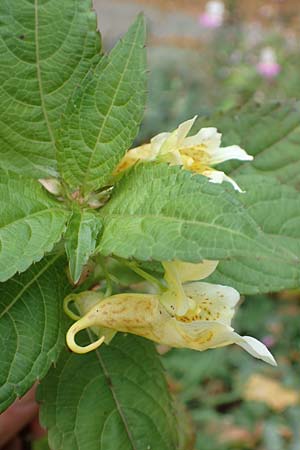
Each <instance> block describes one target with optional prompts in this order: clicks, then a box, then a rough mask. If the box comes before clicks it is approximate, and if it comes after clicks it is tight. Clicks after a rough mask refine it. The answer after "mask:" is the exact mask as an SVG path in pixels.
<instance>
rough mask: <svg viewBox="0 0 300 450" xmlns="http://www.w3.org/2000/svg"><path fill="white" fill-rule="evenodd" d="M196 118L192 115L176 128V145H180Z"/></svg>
mask: <svg viewBox="0 0 300 450" xmlns="http://www.w3.org/2000/svg"><path fill="white" fill-rule="evenodd" d="M196 119H197V116H194V117H193V118H192V119H190V120H186V121H185V122H182V123H181V124H180V125H179V127H178V128H177V146H178V147H181V145H182V143H183V141H184V139H185V138H186V136H187V135H188V134H189V132H190V131H191V129H192V126H193V125H194V123H195V120H196Z"/></svg>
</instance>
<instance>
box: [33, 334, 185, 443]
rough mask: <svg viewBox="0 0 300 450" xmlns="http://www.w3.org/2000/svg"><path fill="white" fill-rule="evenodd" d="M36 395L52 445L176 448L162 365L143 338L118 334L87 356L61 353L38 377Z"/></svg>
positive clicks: (174, 430) (150, 344) (153, 350)
mask: <svg viewBox="0 0 300 450" xmlns="http://www.w3.org/2000/svg"><path fill="white" fill-rule="evenodd" d="M39 399H40V400H41V401H42V407H41V421H42V424H43V425H44V426H46V427H47V428H48V430H49V443H50V446H51V448H55V449H58V448H59V449H62V450H87V449H89V450H146V449H147V448H152V449H159V450H174V449H175V448H177V446H176V441H177V436H176V435H177V433H176V428H175V423H174V422H175V420H174V418H173V414H172V413H173V411H172V406H171V402H170V397H169V393H168V390H167V385H166V381H165V378H164V373H163V369H162V367H161V363H160V361H159V358H158V355H157V353H156V351H155V347H154V345H153V344H152V343H151V342H149V341H147V340H145V339H141V338H137V337H136V336H132V335H124V334H119V335H118V336H117V337H116V338H114V340H113V341H112V343H111V344H110V345H109V346H105V345H104V346H103V347H101V348H100V349H98V350H96V351H93V352H91V353H89V354H87V355H76V354H74V353H70V352H64V353H63V354H62V356H61V358H60V360H59V362H58V364H57V367H56V368H55V369H51V371H50V372H49V373H48V375H47V377H46V378H45V379H44V380H43V382H42V384H41V386H40V390H39Z"/></svg>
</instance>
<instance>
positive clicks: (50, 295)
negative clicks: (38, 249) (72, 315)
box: [0, 256, 67, 411]
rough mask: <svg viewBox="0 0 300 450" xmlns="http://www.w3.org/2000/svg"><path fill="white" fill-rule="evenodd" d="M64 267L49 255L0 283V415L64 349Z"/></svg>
mask: <svg viewBox="0 0 300 450" xmlns="http://www.w3.org/2000/svg"><path fill="white" fill-rule="evenodd" d="M64 267H65V260H64V258H63V259H62V258H58V256H51V257H49V258H45V259H43V261H41V262H40V263H38V264H36V265H35V266H32V267H30V269H28V270H27V272H25V273H23V274H21V275H16V276H15V277H14V278H12V279H11V280H9V281H7V282H6V283H0V299H1V300H0V347H1V371H0V410H1V411H2V410H4V409H6V408H7V407H8V406H9V405H10V404H11V403H12V402H13V401H14V400H15V399H16V397H19V396H21V395H23V394H24V393H25V392H26V391H27V390H28V389H29V388H30V387H31V386H32V385H33V383H34V382H35V380H37V379H41V378H42V377H43V376H44V375H45V374H46V373H47V371H48V369H49V367H50V365H51V364H52V363H53V362H55V361H56V359H57V357H58V355H59V353H60V351H61V349H62V347H63V345H64V340H65V338H64V336H65V331H66V325H67V324H66V321H65V319H64V317H63V310H62V300H63V298H64V296H65V294H66V293H67V292H66V286H67V279H66V275H65V273H64Z"/></svg>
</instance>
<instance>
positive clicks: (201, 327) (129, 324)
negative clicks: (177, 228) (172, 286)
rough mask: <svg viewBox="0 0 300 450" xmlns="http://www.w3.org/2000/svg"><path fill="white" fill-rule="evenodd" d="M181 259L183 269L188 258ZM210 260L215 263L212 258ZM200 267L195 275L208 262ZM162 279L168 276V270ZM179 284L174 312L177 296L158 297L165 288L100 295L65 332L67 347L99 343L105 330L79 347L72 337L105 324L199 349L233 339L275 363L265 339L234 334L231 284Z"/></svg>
mask: <svg viewBox="0 0 300 450" xmlns="http://www.w3.org/2000/svg"><path fill="white" fill-rule="evenodd" d="M176 264H181V263H179V262H178V263H176ZM184 264H186V267H185V268H186V269H188V265H187V263H184ZM209 264H210V265H211V266H212V265H213V264H215V265H216V262H210V263H209ZM195 266H197V265H195ZM198 266H199V265H198ZM205 266H206V267H205ZM167 270H168V269H167ZM198 270H199V271H200V267H198V268H196V267H194V268H192V272H193V271H194V272H193V275H191V273H188V271H187V272H186V273H185V274H184V273H182V275H181V279H182V281H184V280H188V279H191V276H192V279H195V277H196V276H197V277H198V276H199V272H198V273H197V271H198ZM201 270H202V275H200V276H202V277H205V276H207V275H206V274H207V273H209V272H210V271H211V270H212V267H210V269H209V270H208V265H206V263H204V264H203V263H202V266H201ZM205 270H206V273H205ZM172 276H173V275H172ZM166 280H169V281H170V280H171V279H170V278H168V275H167V276H166ZM182 287H183V295H184V302H185V299H188V302H187V304H188V308H187V309H186V311H185V313H184V314H181V315H179V314H177V313H176V306H178V305H179V309H180V300H179V301H178V299H177V300H176V301H177V305H176V301H175V302H174V305H173V306H174V310H173V309H172V307H170V306H172V304H171V302H170V301H169V299H167V300H166V298H164V297H163V296H164V294H163V295H159V294H157V295H152V294H133V293H128V294H118V295H113V296H111V297H108V298H105V299H100V301H99V302H98V303H97V304H96V305H94V306H93V307H91V309H90V310H89V311H88V312H87V313H86V314H85V315H84V316H83V317H82V318H81V319H79V320H78V321H77V322H75V323H74V324H73V325H72V326H71V328H70V329H69V331H68V333H67V344H68V346H69V348H70V349H71V350H73V351H74V352H77V353H86V352H88V351H91V350H94V349H96V348H97V347H99V345H101V344H102V343H103V342H105V341H106V337H105V335H104V334H103V335H102V336H101V337H100V339H98V340H97V341H96V342H93V343H92V344H90V345H88V346H86V347H81V346H79V345H78V344H77V343H76V342H75V336H76V334H77V333H78V332H79V331H81V330H83V329H86V328H91V327H96V331H97V335H99V330H101V329H104V330H107V329H110V330H113V331H114V332H115V331H121V332H124V333H133V334H136V335H138V336H143V337H145V338H147V339H150V340H152V341H154V342H157V343H160V344H165V345H168V346H170V347H177V348H184V347H186V348H191V349H194V350H199V351H203V350H207V349H210V348H217V347H223V346H226V345H229V344H234V343H235V344H238V345H240V346H241V347H242V348H244V349H245V350H246V351H248V352H249V353H250V354H251V355H252V356H254V357H256V358H259V359H261V360H263V361H266V362H268V363H270V364H272V365H276V362H275V360H274V358H273V356H272V355H271V353H270V352H269V350H268V349H267V348H266V347H265V345H263V344H262V343H261V342H259V341H258V340H256V339H254V338H253V337H250V336H239V335H238V334H237V333H236V332H235V331H234V329H233V328H232V327H231V320H232V317H233V315H234V308H235V306H236V304H237V302H238V301H239V298H240V296H239V293H238V292H237V291H236V290H235V289H233V288H230V287H228V286H221V285H213V284H209V283H204V282H194V283H184V284H183V285H182ZM84 295H85V293H83V294H80V296H81V300H80V301H81V303H84V302H85V301H84V300H82V299H83V297H84ZM75 302H76V300H75ZM181 312H182V311H181Z"/></svg>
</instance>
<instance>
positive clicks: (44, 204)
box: [0, 171, 70, 281]
mask: <svg viewBox="0 0 300 450" xmlns="http://www.w3.org/2000/svg"><path fill="white" fill-rule="evenodd" d="M0 209H1V216H0V281H5V280H7V279H8V278H10V277H12V276H13V275H14V274H15V273H16V272H17V271H18V272H24V270H26V269H27V268H28V267H29V266H30V265H31V264H32V263H33V262H34V261H38V260H40V259H41V258H42V257H43V255H44V254H45V253H46V252H48V251H50V250H51V249H52V248H53V245H54V244H55V243H56V242H58V241H59V239H60V238H61V236H62V233H63V232H64V229H65V225H66V222H67V220H68V217H69V215H70V212H69V211H67V210H65V209H64V207H63V204H62V203H60V202H58V201H55V200H52V199H51V198H50V196H49V195H48V194H47V192H46V191H45V190H44V189H43V188H42V186H41V185H40V184H39V183H38V182H37V181H36V180H32V179H29V178H24V177H22V176H20V175H17V174H9V175H8V174H6V173H4V172H1V171H0Z"/></svg>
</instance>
